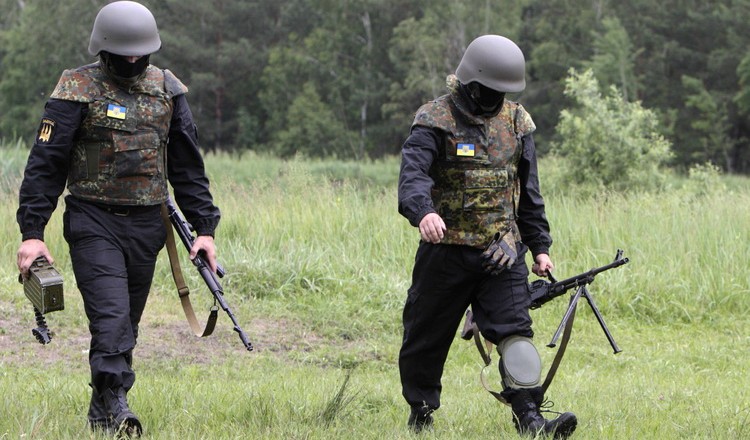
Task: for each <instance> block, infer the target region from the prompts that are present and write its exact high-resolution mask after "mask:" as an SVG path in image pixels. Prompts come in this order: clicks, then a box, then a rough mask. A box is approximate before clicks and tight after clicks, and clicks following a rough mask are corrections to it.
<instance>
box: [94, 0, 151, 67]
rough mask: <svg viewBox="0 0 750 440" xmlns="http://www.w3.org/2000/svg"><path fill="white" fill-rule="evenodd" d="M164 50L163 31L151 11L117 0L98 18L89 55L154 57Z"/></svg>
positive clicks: (104, 8)
mask: <svg viewBox="0 0 750 440" xmlns="http://www.w3.org/2000/svg"><path fill="white" fill-rule="evenodd" d="M160 48H161V39H160V38H159V29H158V28H157V27H156V19H154V15H153V14H151V11H149V10H148V8H146V7H145V6H143V5H142V4H140V3H136V2H131V1H117V2H113V3H110V4H108V5H106V6H104V7H103V8H102V9H101V10H99V13H98V14H97V15H96V20H94V29H93V30H92V31H91V40H90V41H89V53H90V54H91V55H98V54H99V52H101V51H105V52H109V53H112V54H115V55H121V56H126V57H129V56H144V55H150V54H152V53H154V52H156V51H157V50H159V49H160Z"/></svg>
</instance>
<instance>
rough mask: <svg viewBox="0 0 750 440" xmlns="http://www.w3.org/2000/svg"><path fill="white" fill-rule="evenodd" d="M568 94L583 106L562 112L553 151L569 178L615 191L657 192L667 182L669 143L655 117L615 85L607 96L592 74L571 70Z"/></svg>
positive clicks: (588, 71) (566, 90) (567, 84)
mask: <svg viewBox="0 0 750 440" xmlns="http://www.w3.org/2000/svg"><path fill="white" fill-rule="evenodd" d="M565 94H566V96H569V97H570V98H572V99H574V100H575V101H576V103H577V104H578V107H577V108H575V109H570V110H563V111H562V112H561V114H560V122H559V124H558V125H557V131H558V132H559V134H560V137H561V139H562V140H561V141H560V142H559V143H556V144H555V145H554V146H553V152H554V153H556V154H559V155H561V156H563V157H565V158H566V159H567V160H568V162H569V164H570V168H569V169H568V171H567V175H568V179H569V180H570V181H572V182H575V183H580V184H593V185H595V186H603V187H606V188H611V189H616V190H626V189H633V188H653V187H657V186H658V185H660V184H661V183H662V180H663V178H664V174H663V173H662V167H663V166H664V165H666V163H667V161H668V160H669V159H670V157H671V152H670V144H669V142H668V141H667V140H666V139H664V138H663V137H662V136H661V135H660V134H659V131H658V125H659V119H658V118H657V117H656V114H655V113H654V112H653V111H651V110H649V109H646V108H643V107H642V106H641V104H640V103H639V102H627V101H626V100H625V99H624V98H623V96H622V93H621V92H620V91H618V90H617V88H616V87H615V86H611V87H610V89H609V93H608V94H607V95H606V96H602V94H601V93H600V91H599V85H598V83H597V81H596V79H595V77H594V73H593V71H591V70H587V71H585V72H583V73H578V72H576V71H575V70H574V69H571V70H570V75H569V76H568V78H567V79H566V87H565Z"/></svg>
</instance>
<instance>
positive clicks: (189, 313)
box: [161, 204, 219, 338]
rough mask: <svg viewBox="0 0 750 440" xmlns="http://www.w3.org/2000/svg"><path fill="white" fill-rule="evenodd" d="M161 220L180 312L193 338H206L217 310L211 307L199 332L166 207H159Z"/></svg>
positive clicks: (210, 330)
mask: <svg viewBox="0 0 750 440" xmlns="http://www.w3.org/2000/svg"><path fill="white" fill-rule="evenodd" d="M161 219H162V221H163V222H164V227H165V228H166V229H167V244H166V248H167V254H168V255H169V266H170V268H171V269H172V278H173V279H174V284H175V286H176V287H177V294H178V295H179V297H180V303H182V310H183V311H184V312H185V318H187V322H188V324H190V328H191V329H192V330H193V333H194V334H195V336H198V337H199V338H203V337H206V336H208V335H210V334H211V333H213V331H214V327H215V326H216V319H217V317H218V314H219V313H218V308H217V307H212V308H211V312H210V314H209V315H208V319H207V320H206V326H205V328H203V329H202V330H201V325H200V324H199V323H198V318H197V317H196V316H195V312H194V311H193V305H192V303H191V302H190V289H188V286H187V284H186V283H185V279H184V277H183V276H182V269H181V268H180V258H179V256H178V254H177V246H176V245H175V239H174V231H173V230H172V222H171V221H170V220H169V214H168V213H167V206H166V205H165V204H162V205H161Z"/></svg>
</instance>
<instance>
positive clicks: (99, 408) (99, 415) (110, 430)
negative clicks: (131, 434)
mask: <svg viewBox="0 0 750 440" xmlns="http://www.w3.org/2000/svg"><path fill="white" fill-rule="evenodd" d="M88 418H89V427H90V428H91V430H92V431H94V432H102V433H104V434H106V435H108V436H111V435H114V434H115V428H116V426H115V422H114V421H113V420H112V417H110V415H109V411H107V407H106V406H105V405H104V400H102V396H100V395H99V393H98V392H97V391H96V389H95V388H93V387H92V388H91V402H90V403H89V415H88Z"/></svg>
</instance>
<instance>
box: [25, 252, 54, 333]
mask: <svg viewBox="0 0 750 440" xmlns="http://www.w3.org/2000/svg"><path fill="white" fill-rule="evenodd" d="M18 282H20V283H21V284H23V293H24V294H25V295H26V297H27V298H28V299H29V300H30V301H31V304H32V305H33V306H34V315H35V316H36V325H37V327H36V328H34V329H32V330H31V334H33V335H34V337H35V338H36V340H37V341H39V343H40V344H49V343H50V341H52V335H53V333H52V332H51V331H50V330H49V328H48V327H47V321H46V320H45V319H44V314H45V313H49V312H54V311H57V310H63V309H64V308H65V302H64V298H63V279H62V276H61V275H60V273H59V272H58V271H57V270H55V268H54V267H53V266H52V265H51V264H50V263H49V261H47V259H46V258H44V257H39V258H37V259H36V260H34V262H33V263H31V267H30V268H29V276H28V278H26V279H24V278H23V276H22V275H21V274H19V275H18Z"/></svg>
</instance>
